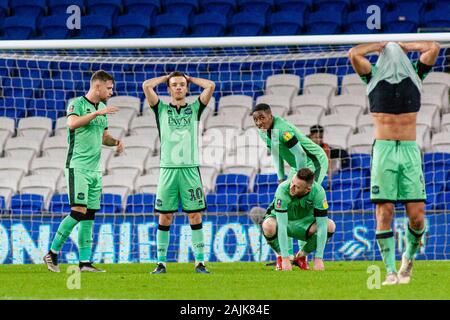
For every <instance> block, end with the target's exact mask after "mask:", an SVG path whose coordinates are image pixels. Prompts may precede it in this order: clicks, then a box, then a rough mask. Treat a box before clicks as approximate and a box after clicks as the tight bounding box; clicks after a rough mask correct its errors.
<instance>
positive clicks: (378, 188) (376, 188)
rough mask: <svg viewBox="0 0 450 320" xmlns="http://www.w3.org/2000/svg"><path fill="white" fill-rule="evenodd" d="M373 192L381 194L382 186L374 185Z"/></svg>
mask: <svg viewBox="0 0 450 320" xmlns="http://www.w3.org/2000/svg"><path fill="white" fill-rule="evenodd" d="M372 193H373V194H379V193H380V187H379V186H373V187H372Z"/></svg>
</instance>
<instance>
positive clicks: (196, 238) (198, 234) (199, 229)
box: [191, 223, 205, 263]
mask: <svg viewBox="0 0 450 320" xmlns="http://www.w3.org/2000/svg"><path fill="white" fill-rule="evenodd" d="M191 229H192V238H191V242H192V249H193V250H194V257H195V262H196V263H198V262H203V261H205V255H204V248H205V241H204V239H203V226H202V224H201V223H199V224H195V225H192V224H191Z"/></svg>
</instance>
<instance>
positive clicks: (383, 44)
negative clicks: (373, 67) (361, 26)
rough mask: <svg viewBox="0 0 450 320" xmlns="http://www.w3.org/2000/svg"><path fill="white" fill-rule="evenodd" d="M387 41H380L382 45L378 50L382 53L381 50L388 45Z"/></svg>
mask: <svg viewBox="0 0 450 320" xmlns="http://www.w3.org/2000/svg"><path fill="white" fill-rule="evenodd" d="M387 43H388V42H387V41H382V42H380V47H379V48H378V52H380V53H381V51H383V49H384V47H385V46H386V45H387Z"/></svg>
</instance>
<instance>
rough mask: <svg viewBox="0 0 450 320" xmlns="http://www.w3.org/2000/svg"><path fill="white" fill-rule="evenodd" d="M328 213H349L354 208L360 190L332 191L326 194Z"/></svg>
mask: <svg viewBox="0 0 450 320" xmlns="http://www.w3.org/2000/svg"><path fill="white" fill-rule="evenodd" d="M326 195H327V202H328V205H329V209H328V210H329V211H349V210H352V209H357V208H356V203H357V201H356V200H358V198H359V197H360V196H361V190H359V189H356V190H334V191H333V192H329V191H327V192H326Z"/></svg>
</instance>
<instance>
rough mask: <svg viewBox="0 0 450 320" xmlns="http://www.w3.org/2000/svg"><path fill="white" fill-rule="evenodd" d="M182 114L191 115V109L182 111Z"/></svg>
mask: <svg viewBox="0 0 450 320" xmlns="http://www.w3.org/2000/svg"><path fill="white" fill-rule="evenodd" d="M184 114H192V109H191V108H187V109H186V110H184Z"/></svg>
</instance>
